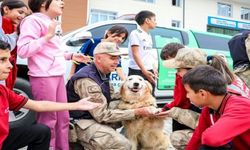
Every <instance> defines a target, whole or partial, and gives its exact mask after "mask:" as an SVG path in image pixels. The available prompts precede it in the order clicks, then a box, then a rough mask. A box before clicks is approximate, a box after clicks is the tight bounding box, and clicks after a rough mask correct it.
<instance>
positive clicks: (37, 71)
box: [17, 0, 89, 150]
mask: <svg viewBox="0 0 250 150" xmlns="http://www.w3.org/2000/svg"><path fill="white" fill-rule="evenodd" d="M28 5H29V8H30V9H31V11H32V12H33V14H32V15H30V16H28V17H26V18H24V19H23V21H22V22H21V24H20V35H19V39H18V41H17V47H18V49H17V53H18V55H19V56H20V57H21V58H27V59H28V68H29V72H28V75H29V79H30V84H31V90H32V94H33V96H34V98H35V99H38V100H43V99H49V100H52V101H56V102H66V101H67V95H66V88H65V83H64V74H65V72H66V64H65V59H66V60H70V59H72V60H74V61H77V62H85V63H86V62H87V61H89V58H88V57H87V56H84V55H82V54H72V53H65V52H64V50H65V49H64V47H63V46H62V44H61V41H60V38H59V36H56V35H55V30H56V27H57V26H58V25H59V24H58V22H56V21H55V18H56V17H58V16H60V15H62V13H63V8H64V2H63V0H29V1H28ZM37 122H39V123H42V124H45V125H47V126H49V127H50V129H51V142H50V146H51V147H52V148H53V149H56V150H68V149H69V144H68V132H69V113H68V111H60V112H49V113H47V112H44V113H37Z"/></svg>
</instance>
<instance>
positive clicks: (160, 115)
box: [155, 111, 169, 118]
mask: <svg viewBox="0 0 250 150" xmlns="http://www.w3.org/2000/svg"><path fill="white" fill-rule="evenodd" d="M168 114H169V112H168V111H160V112H158V113H156V114H155V116H156V117H163V118H165V117H169V115H168Z"/></svg>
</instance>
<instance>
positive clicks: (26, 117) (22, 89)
mask: <svg viewBox="0 0 250 150" xmlns="http://www.w3.org/2000/svg"><path fill="white" fill-rule="evenodd" d="M13 90H14V91H15V92H16V93H17V94H20V95H23V96H25V97H27V98H29V99H32V93H31V88H30V84H29V81H27V80H25V79H23V78H17V81H16V84H15V86H14V89H13ZM34 122H35V112H33V111H31V110H28V109H25V108H21V109H20V110H19V111H10V112H9V124H10V128H16V127H20V126H24V125H25V126H26V125H31V124H33V123H34Z"/></svg>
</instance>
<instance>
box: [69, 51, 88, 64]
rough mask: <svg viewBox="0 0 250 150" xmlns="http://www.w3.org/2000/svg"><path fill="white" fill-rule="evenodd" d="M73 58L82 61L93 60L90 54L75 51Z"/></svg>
mask: <svg viewBox="0 0 250 150" xmlns="http://www.w3.org/2000/svg"><path fill="white" fill-rule="evenodd" d="M72 60H73V61H76V62H80V63H85V64H87V63H89V62H91V61H92V59H91V58H90V57H89V56H86V55H83V54H79V53H74V54H73V56H72Z"/></svg>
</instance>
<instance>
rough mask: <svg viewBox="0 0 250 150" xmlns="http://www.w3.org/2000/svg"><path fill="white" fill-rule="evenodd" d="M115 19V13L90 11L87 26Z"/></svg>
mask: <svg viewBox="0 0 250 150" xmlns="http://www.w3.org/2000/svg"><path fill="white" fill-rule="evenodd" d="M116 17H117V13H116V12H111V11H103V10H96V9H93V10H91V13H90V21H89V24H92V23H96V22H99V21H106V20H114V19H116Z"/></svg>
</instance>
